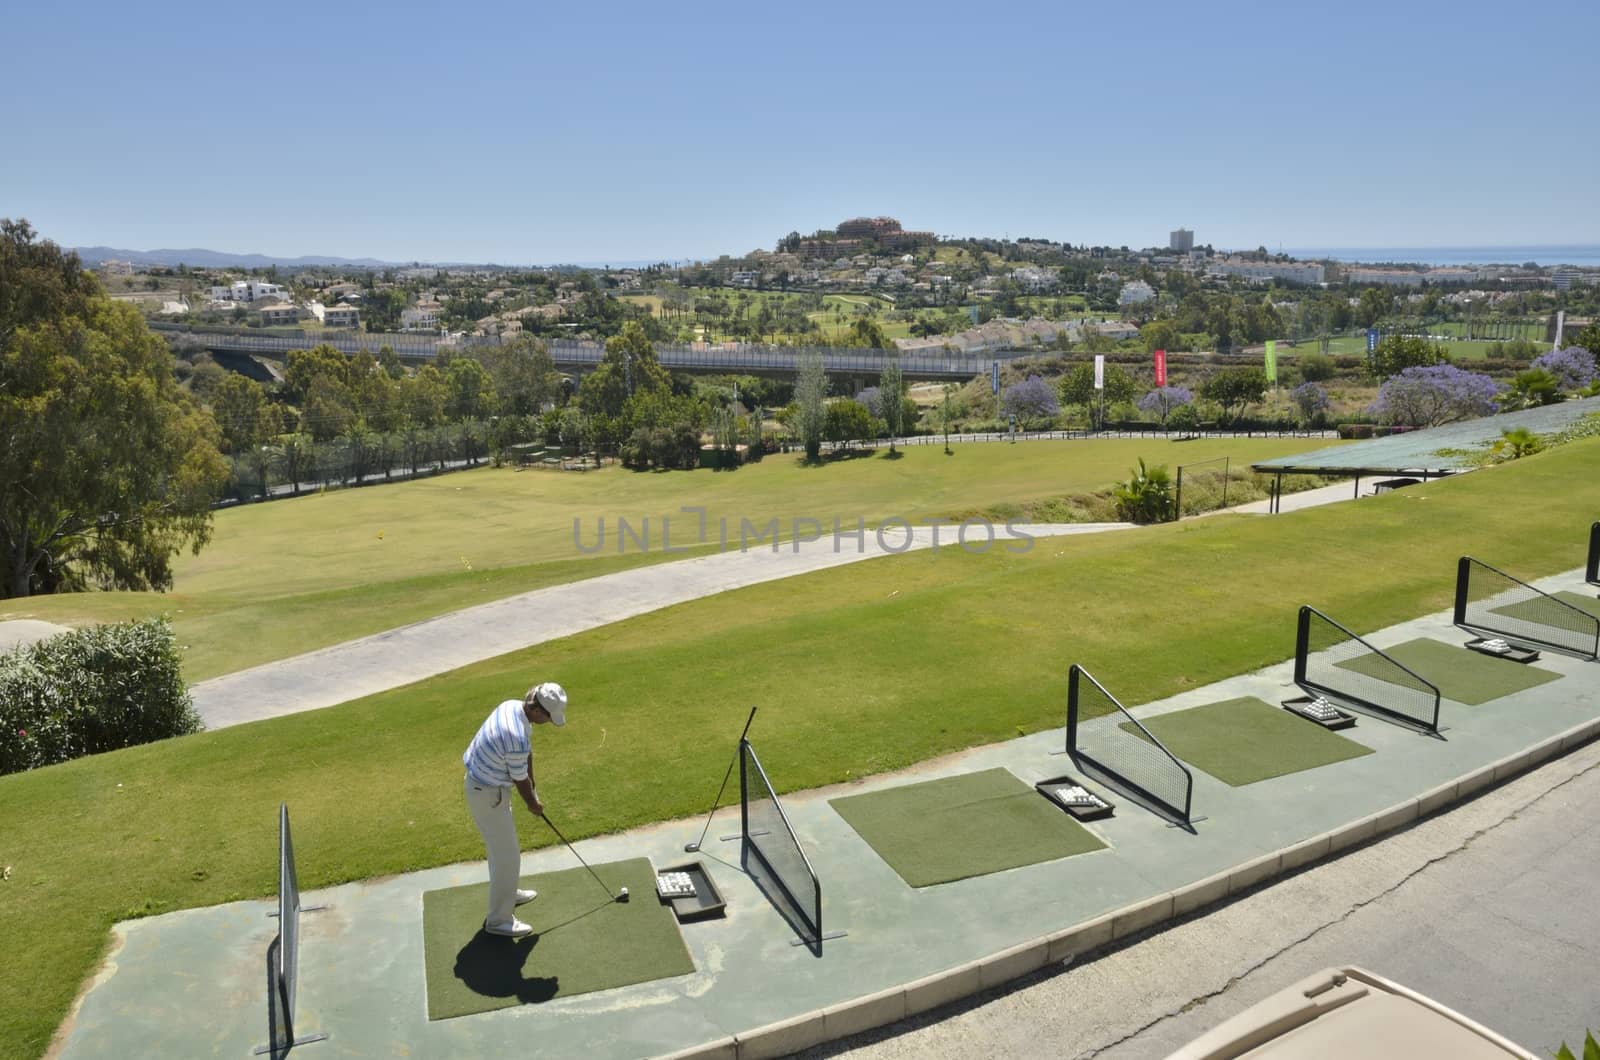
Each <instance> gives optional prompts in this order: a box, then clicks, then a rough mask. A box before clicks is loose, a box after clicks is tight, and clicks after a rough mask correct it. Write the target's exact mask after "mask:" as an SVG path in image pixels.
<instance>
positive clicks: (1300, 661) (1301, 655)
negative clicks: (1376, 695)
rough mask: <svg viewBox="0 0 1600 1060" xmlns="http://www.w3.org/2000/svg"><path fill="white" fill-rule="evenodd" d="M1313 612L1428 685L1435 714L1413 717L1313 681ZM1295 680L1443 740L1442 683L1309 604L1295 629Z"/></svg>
mask: <svg viewBox="0 0 1600 1060" xmlns="http://www.w3.org/2000/svg"><path fill="white" fill-rule="evenodd" d="M1313 615H1315V616H1316V617H1317V618H1320V619H1321V620H1322V621H1324V622H1326V623H1327V624H1328V625H1330V626H1333V627H1334V628H1335V629H1337V630H1339V632H1341V633H1343V634H1344V635H1345V636H1346V637H1348V638H1349V639H1351V640H1353V641H1355V642H1356V643H1357V644H1360V645H1361V646H1362V647H1363V648H1365V649H1367V651H1368V652H1370V653H1372V654H1373V655H1377V656H1379V657H1381V658H1382V659H1384V660H1385V661H1386V662H1388V663H1389V664H1390V665H1391V666H1394V667H1395V668H1397V669H1399V670H1402V671H1404V672H1405V673H1407V674H1409V675H1410V676H1411V677H1413V678H1414V679H1416V681H1418V682H1419V683H1420V684H1422V685H1424V686H1426V688H1427V689H1428V690H1429V691H1431V693H1432V695H1433V711H1432V716H1431V717H1430V718H1429V719H1427V720H1423V719H1421V718H1413V717H1411V716H1410V715H1409V714H1402V713H1400V712H1399V711H1397V710H1392V709H1390V708H1388V707H1385V706H1384V705H1383V704H1381V703H1375V702H1373V701H1372V700H1368V699H1362V698H1361V697H1359V696H1357V695H1354V694H1353V693H1351V692H1349V691H1347V690H1343V689H1338V688H1333V687H1331V686H1329V685H1325V684H1323V683H1322V682H1320V681H1313V680H1312V679H1311V677H1310V675H1309V673H1308V671H1307V668H1306V660H1307V657H1308V656H1309V654H1310V647H1311V617H1312V616H1313ZM1294 683H1295V684H1296V685H1297V686H1299V687H1300V688H1301V689H1302V690H1303V691H1306V692H1311V693H1314V694H1316V695H1322V696H1332V697H1333V698H1334V699H1335V700H1337V701H1338V702H1339V703H1340V704H1342V705H1345V706H1349V707H1351V708H1352V709H1355V710H1359V711H1361V712H1363V713H1371V714H1375V715H1377V716H1378V717H1381V718H1384V719H1386V720H1389V721H1393V722H1395V723H1397V724H1399V725H1401V726H1403V727H1405V728H1409V729H1412V730H1414V731H1416V732H1418V733H1419V734H1421V735H1424V736H1433V737H1435V738H1437V739H1441V740H1442V739H1444V737H1443V735H1441V729H1440V726H1439V712H1440V709H1441V704H1442V702H1443V699H1444V697H1443V695H1441V694H1440V692H1439V686H1438V685H1436V684H1434V683H1433V682H1432V681H1430V680H1428V679H1427V678H1426V677H1423V676H1422V675H1421V674H1419V673H1417V672H1416V671H1415V670H1413V669H1412V668H1411V667H1409V666H1407V665H1406V664H1405V663H1403V662H1400V661H1399V660H1398V659H1395V658H1393V657H1392V656H1391V655H1389V653H1388V652H1386V651H1384V650H1383V649H1382V648H1378V647H1375V646H1374V645H1372V644H1370V643H1368V641H1367V640H1366V638H1365V637H1362V636H1360V635H1359V634H1357V633H1355V632H1353V631H1352V630H1351V629H1350V628H1349V627H1347V626H1345V625H1344V624H1342V623H1340V622H1337V621H1335V620H1334V619H1331V618H1329V617H1328V616H1327V615H1325V614H1323V613H1322V612H1321V611H1318V610H1317V609H1316V608H1314V607H1312V606H1311V605H1310V604H1301V605H1300V620H1299V625H1298V628H1297V629H1296V632H1295V645H1294Z"/></svg>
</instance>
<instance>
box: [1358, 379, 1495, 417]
mask: <svg viewBox="0 0 1600 1060" xmlns="http://www.w3.org/2000/svg"><path fill="white" fill-rule="evenodd" d="M1500 390H1501V386H1500V384H1499V383H1496V382H1495V381H1494V380H1493V379H1490V378H1489V377H1488V376H1486V375H1482V374H1479V373H1477V372H1464V371H1462V370H1461V369H1459V368H1457V367H1455V366H1454V365H1449V364H1432V365H1415V366H1412V367H1410V368H1406V369H1404V370H1403V371H1401V372H1400V373H1399V374H1398V375H1394V376H1390V377H1389V378H1388V379H1385V380H1384V381H1383V386H1382V387H1380V388H1379V389H1378V398H1377V400H1376V401H1374V402H1373V403H1372V408H1371V410H1370V411H1371V412H1372V413H1373V415H1375V416H1378V417H1380V418H1382V419H1384V420H1386V421H1388V422H1390V423H1396V424H1405V425H1408V426H1412V427H1437V426H1439V425H1440V424H1442V423H1454V422H1455V421H1457V420H1470V419H1473V418H1475V417H1478V416H1488V415H1490V414H1491V413H1493V412H1494V411H1495V399H1496V398H1497V397H1498V396H1499V394H1500Z"/></svg>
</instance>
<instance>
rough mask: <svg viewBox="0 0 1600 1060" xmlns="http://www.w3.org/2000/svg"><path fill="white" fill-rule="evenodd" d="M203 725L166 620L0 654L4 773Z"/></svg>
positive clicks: (89, 631) (77, 634)
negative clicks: (190, 694)
mask: <svg viewBox="0 0 1600 1060" xmlns="http://www.w3.org/2000/svg"><path fill="white" fill-rule="evenodd" d="M202 727H203V726H202V724H201V722H200V716H199V714H197V713H196V712H195V709H194V704H193V702H192V701H191V700H190V698H189V691H188V689H187V688H186V687H185V685H184V683H183V676H182V674H181V673H180V671H179V659H178V646H177V643H176V641H175V640H174V638H173V633H172V626H171V625H170V624H168V622H167V621H166V620H165V619H149V620H147V621H143V622H125V623H121V624H117V625H107V626H91V627H89V628H86V629H79V630H72V631H71V632H68V633H62V634H60V635H58V636H54V637H50V638H48V639H46V640H42V641H39V642H38V643H37V644H33V645H30V646H26V647H22V648H18V649H17V650H15V651H12V652H9V653H7V654H4V655H0V774H6V773H19V772H22V771H23V770H28V769H36V768H38V767H39V766H48V765H54V764H55V763H57V762H66V761H68V760H70V759H73V758H79V757H81V756H83V755H91V754H99V753H100V752H102V751H114V750H116V749H117V748H120V747H132V746H134V745H136V744H142V743H150V742H151V741H154V740H164V739H166V738H167V737H169V736H182V735H184V734H186V733H192V732H198V731H200V729H201V728H202Z"/></svg>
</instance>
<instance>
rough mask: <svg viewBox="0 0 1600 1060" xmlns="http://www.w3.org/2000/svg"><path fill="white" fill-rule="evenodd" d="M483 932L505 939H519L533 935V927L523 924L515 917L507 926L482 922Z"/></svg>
mask: <svg viewBox="0 0 1600 1060" xmlns="http://www.w3.org/2000/svg"><path fill="white" fill-rule="evenodd" d="M483 930H485V931H487V932H488V933H489V934H491V935H504V936H506V937H507V938H513V939H521V938H527V937H528V936H529V935H531V934H533V925H532V924H524V923H523V922H522V921H520V920H518V919H517V918H516V917H512V918H511V923H509V924H491V923H489V922H488V921H484V924H483Z"/></svg>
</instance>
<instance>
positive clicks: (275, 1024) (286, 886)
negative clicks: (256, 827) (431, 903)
mask: <svg viewBox="0 0 1600 1060" xmlns="http://www.w3.org/2000/svg"><path fill="white" fill-rule="evenodd" d="M325 908H327V907H326V906H320V905H316V906H301V904H300V878H299V876H298V874H297V873H296V872H295V866H294V842H293V841H292V840H291V839H290V837H289V806H288V804H287V803H280V804H279V805H278V911H277V912H276V913H269V914H268V915H269V916H275V917H277V918H278V934H277V936H276V937H275V938H274V939H273V940H272V942H271V943H269V944H268V945H267V1028H268V1042H267V1044H266V1045H263V1046H261V1047H260V1048H258V1049H256V1050H255V1053H256V1055H258V1056H259V1055H261V1054H262V1053H270V1054H272V1056H273V1057H280V1056H282V1055H284V1054H285V1053H287V1052H288V1051H289V1050H290V1049H291V1048H293V1047H294V1046H296V1045H306V1044H308V1043H310V1042H320V1041H323V1040H324V1039H326V1038H327V1037H328V1036H327V1035H326V1034H321V1033H318V1034H308V1035H306V1036H304V1037H301V1038H296V1037H295V1032H294V1006H295V993H296V987H297V986H298V985H299V979H300V914H301V913H302V912H309V911H313V910H317V909H325Z"/></svg>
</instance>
